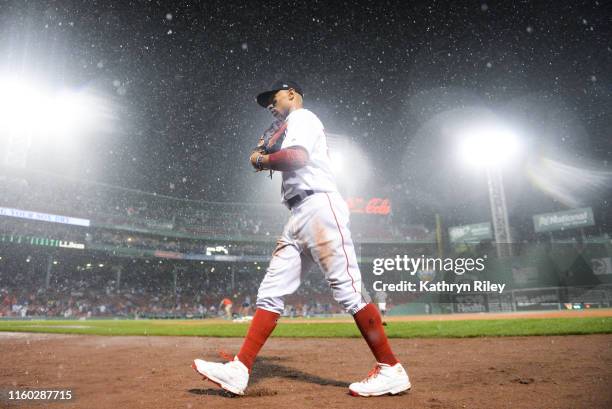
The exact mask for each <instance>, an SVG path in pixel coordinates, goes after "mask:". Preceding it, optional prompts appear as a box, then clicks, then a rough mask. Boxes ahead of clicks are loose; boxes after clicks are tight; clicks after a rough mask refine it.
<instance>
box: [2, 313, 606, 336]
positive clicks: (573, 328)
mask: <svg viewBox="0 0 612 409" xmlns="http://www.w3.org/2000/svg"><path fill="white" fill-rule="evenodd" d="M289 322H290V321H289ZM247 328H248V324H242V323H240V324H238V323H230V322H228V323H223V322H219V321H205V320H203V321H197V320H168V321H166V320H163V321H160V320H88V321H74V320H72V321H68V320H66V321H46V320H37V321H0V331H14V332H42V333H60V334H87V335H170V336H201V337H243V336H244V335H245V334H246V331H247ZM386 331H387V334H388V336H389V337H390V338H464V337H483V336H526V335H581V334H610V333H612V317H572V318H548V319H540V318H521V319H495V320H465V321H459V320H454V321H412V322H390V323H389V325H388V326H387V327H386ZM274 336H275V337H290V338H291V337H296V338H297V337H299V338H313V337H321V338H354V337H360V336H361V335H360V334H359V331H358V329H357V327H356V326H355V324H354V323H352V322H346V323H325V322H317V323H283V321H281V322H280V323H279V325H278V326H277V328H276V330H275V331H274Z"/></svg>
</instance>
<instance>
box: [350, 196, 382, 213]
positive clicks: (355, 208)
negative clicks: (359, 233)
mask: <svg viewBox="0 0 612 409" xmlns="http://www.w3.org/2000/svg"><path fill="white" fill-rule="evenodd" d="M346 204H347V205H348V208H349V210H350V212H351V213H363V214H380V215H388V214H390V213H391V201H390V200H389V199H387V198H381V197H373V198H370V199H365V198H363V197H349V198H348V199H346Z"/></svg>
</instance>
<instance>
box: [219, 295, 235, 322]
mask: <svg viewBox="0 0 612 409" xmlns="http://www.w3.org/2000/svg"><path fill="white" fill-rule="evenodd" d="M233 305H234V303H233V302H232V300H230V299H229V298H227V297H226V298H224V299H222V300H221V302H220V303H219V311H220V310H221V308H223V310H224V311H225V319H226V320H231V319H232V306H233Z"/></svg>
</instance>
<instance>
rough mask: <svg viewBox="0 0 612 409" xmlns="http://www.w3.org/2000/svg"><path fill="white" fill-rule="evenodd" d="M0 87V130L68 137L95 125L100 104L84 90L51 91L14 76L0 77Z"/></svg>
mask: <svg viewBox="0 0 612 409" xmlns="http://www.w3.org/2000/svg"><path fill="white" fill-rule="evenodd" d="M0 89H2V94H1V95H0V113H1V115H0V131H4V132H8V133H9V134H11V135H13V136H19V135H24V136H25V135H28V136H47V137H49V136H60V137H69V136H71V135H73V134H75V133H76V132H77V131H84V130H86V128H87V127H89V129H95V127H94V126H93V125H95V123H94V122H93V121H94V120H95V119H96V116H97V113H98V112H100V111H102V109H100V108H101V105H102V106H103V104H101V103H100V102H99V101H96V98H95V97H93V96H92V95H89V94H87V93H86V92H73V91H61V92H52V91H51V90H49V89H45V88H44V87H43V86H41V85H40V84H36V83H29V82H26V81H23V80H22V79H20V78H19V77H15V76H4V77H0Z"/></svg>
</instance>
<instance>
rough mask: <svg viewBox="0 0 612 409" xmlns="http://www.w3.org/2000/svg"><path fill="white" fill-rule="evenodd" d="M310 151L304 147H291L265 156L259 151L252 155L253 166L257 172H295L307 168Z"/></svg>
mask: <svg viewBox="0 0 612 409" xmlns="http://www.w3.org/2000/svg"><path fill="white" fill-rule="evenodd" d="M308 158H309V155H308V151H307V150H306V149H305V148H303V147H302V146H291V147H288V148H285V149H281V150H279V151H278V152H274V153H271V154H269V155H265V154H263V153H261V152H259V151H253V153H252V154H251V158H250V160H251V165H253V167H254V168H255V169H257V170H267V169H271V170H278V171H282V172H286V171H293V170H297V169H299V168H302V167H304V166H306V164H307V163H308Z"/></svg>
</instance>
